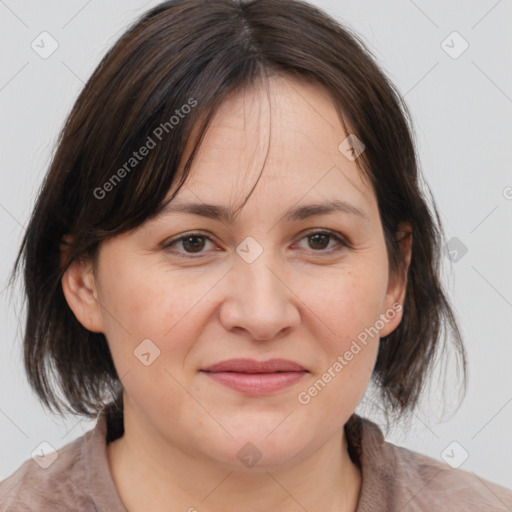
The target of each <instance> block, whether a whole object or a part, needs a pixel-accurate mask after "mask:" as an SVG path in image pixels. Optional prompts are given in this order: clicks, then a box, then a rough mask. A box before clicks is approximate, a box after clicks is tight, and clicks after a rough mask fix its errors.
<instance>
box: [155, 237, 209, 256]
mask: <svg viewBox="0 0 512 512" xmlns="http://www.w3.org/2000/svg"><path fill="white" fill-rule="evenodd" d="M206 241H209V242H210V243H212V241H211V239H210V238H209V237H208V236H206V235H203V234H202V233H189V234H188V235H184V236H180V237H179V238H175V239H174V240H171V241H170V242H169V243H166V244H165V245H164V246H163V247H164V249H168V248H170V247H173V246H176V245H178V247H181V248H182V249H184V252H185V254H202V252H203V251H202V249H203V248H204V247H205V245H206ZM171 252H177V253H178V254H180V252H179V251H171Z"/></svg>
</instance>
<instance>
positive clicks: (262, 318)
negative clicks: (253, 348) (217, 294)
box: [223, 237, 298, 339]
mask: <svg viewBox="0 0 512 512" xmlns="http://www.w3.org/2000/svg"><path fill="white" fill-rule="evenodd" d="M248 238H250V237H248ZM237 253H238V255H239V257H238V258H237V259H236V261H235V263H234V268H233V270H232V278H231V286H230V291H229V292H228V294H229V296H230V297H229V298H230V300H228V301H227V303H226V304H225V308H224V311H223V312H224V314H223V319H224V322H225V326H226V328H234V327H242V328H244V329H246V330H247V331H250V333H251V336H252V337H254V338H257V339H268V338H271V337H273V336H276V335H277V334H278V333H279V332H280V331H281V330H283V329H284V328H285V327H289V326H290V325H292V324H293V323H294V322H295V321H296V320H297V317H298V313H297V312H296V311H295V308H294V306H293V304H292V303H291V302H290V293H291V292H290V291H289V290H288V288H287V287H286V286H285V284H284V283H283V281H284V280H283V279H282V278H280V276H279V274H280V272H281V270H280V268H281V267H280V264H279V261H280V259H279V258H277V257H275V256H274V255H273V254H272V250H271V249H270V248H269V247H266V248H265V249H263V247H262V245H261V244H259V243H258V242H256V241H255V240H254V239H249V240H247V239H246V240H244V241H243V242H242V243H241V244H240V245H239V246H238V247H237Z"/></svg>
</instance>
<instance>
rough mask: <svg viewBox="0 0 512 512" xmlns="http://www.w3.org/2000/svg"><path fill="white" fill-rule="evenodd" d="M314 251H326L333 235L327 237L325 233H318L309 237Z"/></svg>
mask: <svg viewBox="0 0 512 512" xmlns="http://www.w3.org/2000/svg"><path fill="white" fill-rule="evenodd" d="M308 238H309V240H310V243H311V247H312V248H313V249H325V248H326V247H327V246H328V245H329V240H330V238H331V235H325V234H323V233H320V234H319V233H317V234H316V235H311V236H309V237H308Z"/></svg>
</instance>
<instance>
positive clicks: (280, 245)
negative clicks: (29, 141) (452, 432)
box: [62, 77, 410, 512]
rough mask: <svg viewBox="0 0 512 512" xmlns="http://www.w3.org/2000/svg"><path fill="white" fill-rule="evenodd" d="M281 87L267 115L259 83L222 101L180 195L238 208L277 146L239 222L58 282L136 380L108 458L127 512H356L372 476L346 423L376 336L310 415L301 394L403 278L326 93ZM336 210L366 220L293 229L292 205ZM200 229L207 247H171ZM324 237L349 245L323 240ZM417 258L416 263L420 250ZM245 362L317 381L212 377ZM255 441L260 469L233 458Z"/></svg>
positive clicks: (131, 244) (119, 239)
mask: <svg viewBox="0 0 512 512" xmlns="http://www.w3.org/2000/svg"><path fill="white" fill-rule="evenodd" d="M269 86H270V92H271V95H270V101H271V104H270V103H269V97H268V96H267V92H266V91H265V89H263V88H261V87H258V86H252V87H251V88H249V89H247V90H245V91H244V92H243V93H240V94H238V95H235V96H232V97H230V98H229V99H228V100H227V101H226V102H225V103H224V104H223V106H222V107H221V109H220V110H219V111H218V112H217V116H216V117H215V119H214V122H213V124H212V126H211V128H210V130H209V131H208V133H207V137H206V139H205V140H204V143H203V145H202V146H201V150H200V152H199V154H198V156H197V159H196V160H195V162H194V165H193V167H192V172H191V174H190V176H189V178H188V180H187V182H186V186H185V187H183V188H182V189H181V191H180V192H179V194H178V196H177V197H176V199H175V201H179V202H187V201H200V202H205V203H213V204H219V205H225V206H238V205H239V204H240V202H241V200H242V199H243V198H245V197H246V194H248V193H249V191H250V189H251V187H252V186H253V185H254V183H255V181H256V179H257V176H258V174H259V172H260V170H261V168H262V167H263V165H264V157H265V154H266V152H267V149H268V151H269V153H268V157H267V161H266V162H265V165H264V169H263V175H262V177H261V178H260V181H259V183H258V185H257V186H256V189H255V190H254V191H253V193H252V195H251V197H250V199H249V201H248V203H247V204H246V205H245V207H244V208H243V209H242V211H241V212H240V214H239V216H238V217H237V218H236V219H235V220H234V222H233V223H232V224H228V223H226V222H222V221H220V220H215V219H208V218H205V217H200V216H196V215H192V214H187V213H177V212H173V213H170V214H168V215H167V216H165V217H162V218H158V219H155V220H152V221H149V222H147V223H145V224H144V225H142V226H141V227H140V228H139V229H137V230H134V231H132V232H128V233H124V234H122V235H119V236H116V237H114V238H111V239H109V240H107V241H105V242H103V243H102V245H101V247H100V252H99V259H98V266H97V268H96V269H94V268H93V267H92V265H91V263H90V262H87V261H86V262H83V261H82V262H78V261H76V262H74V263H73V264H72V265H71V266H70V267H69V269H68V271H67V272H66V275H65V276H64V278H63V280H62V286H63V290H64V294H65V296H66V299H67V301H68V303H69V306H70V307H71V309H72V310H73V312H74V314H75V315H76V317H77V319H78V320H79V321H80V322H81V323H82V325H84V327H86V328H87V329H89V330H91V331H94V332H103V333H104V334H105V336H106V338H107V340H108V343H109V346H110V349H111V352H112V356H113V359H114V363H115V366H116V369H117V372H118V374H119V376H120V377H121V379H122V383H123V388H124V404H125V405H124V407H125V409H124V417H125V434H124V436H123V437H121V438H120V439H118V440H116V441H114V442H113V443H110V444H109V445H108V448H107V451H108V458H109V464H110V467H111V470H112V475H113V478H114V482H115V484H116V487H117V489H118V492H119V495H120V497H121V499H122V501H123V502H124V503H125V506H126V508H127V510H128V511H136V510H164V508H163V506H162V504H165V510H183V511H186V510H189V511H192V510H194V509H197V510H198V511H200V512H210V511H216V512H218V511H219V510H223V511H226V512H231V511H235V510H236V511H238V510H244V511H246V512H263V511H268V510H286V511H289V512H294V511H297V512H298V511H303V510H304V509H307V510H308V511H309V512H314V511H337V512H340V511H354V510H356V507H357V501H358V496H359V492H360V487H361V474H360V471H359V469H358V467H357V466H356V465H355V464H354V463H353V462H352V461H351V459H350V457H349V455H348V452H347V442H346V439H345V435H344V430H343V426H344V424H345V423H346V421H347V420H348V419H349V417H350V415H351V414H352V413H353V412H354V410H355V408H356V406H357V404H358V403H359V401H360V400H361V398H362V396H363V394H364V392H365V390H366V388H367V386H368V383H369V380H370V377H371V373H372V370H373V367H374V364H375V360H376V356H377V349H378V341H379V336H374V337H373V338H371V337H370V338H369V340H368V343H367V345H366V346H365V347H364V348H363V349H362V350H361V351H360V352H359V353H358V354H357V355H355V356H354V357H353V359H352V360H351V361H350V362H348V364H347V365H346V366H344V368H343V370H342V371H341V372H339V373H337V374H336V377H335V378H332V379H331V381H330V382H329V383H328V384H327V385H326V386H325V387H324V389H323V390H322V391H321V392H319V393H318V394H317V395H316V396H314V397H313V398H311V400H310V402H309V403H308V404H307V405H303V404H301V403H299V401H298V394H299V393H300V392H303V391H307V390H308V388H310V387H311V386H312V384H313V383H314V382H315V381H317V380H318V379H319V378H321V376H322V375H323V374H324V373H325V372H326V371H327V370H328V368H329V367H332V365H333V364H334V363H335V361H336V360H337V358H338V356H340V355H343V354H344V353H345V352H346V351H347V350H348V349H349V348H350V346H351V343H352V341H353V340H355V339H356V338H357V335H358V334H359V333H361V332H362V331H364V329H365V328H368V327H370V326H374V325H375V322H376V320H378V319H379V318H382V317H380V315H387V314H388V313H389V311H390V310H392V311H393V312H395V310H393V308H392V305H393V304H395V305H396V304H397V303H400V304H401V303H403V299H404V295H405V287H406V278H403V279H400V278H399V276H394V275H391V276H390V275H388V260H387V252H386V246H385V242H384V234H383V230H382V225H381V220H380V215H379V211H378V207H377V199H376V196H375V194H374V191H373V189H372V188H371V186H370V185H369V184H368V183H366V182H365V181H364V180H363V179H362V177H361V175H360V171H359V170H358V168H357V166H356V163H355V162H354V161H350V160H349V159H348V158H346V157H345V155H343V154H342V153H341V152H340V151H339V150H338V145H339V144H340V142H342V141H343V140H344V139H345V138H346V137H347V133H345V132H344V130H343V128H342V125H341V123H340V121H339V119H338V117H337V114H336V110H335V107H334V105H333V103H332V102H331V100H330V98H329V96H328V95H327V93H326V92H325V90H324V89H323V88H321V87H320V86H319V85H316V84H312V83H309V82H307V81H302V80H297V79H291V78H289V77H288V78H283V77H280V78H278V77H273V78H271V79H270V82H269ZM270 107H271V112H270V110H269V109H270ZM270 113H271V116H270ZM270 126H271V130H270ZM269 143H270V147H269ZM187 151H188V149H187ZM127 179H130V178H127ZM170 193H171V191H169V195H170ZM332 199H340V200H345V201H348V202H350V203H351V204H353V205H355V206H357V207H358V208H359V209H361V210H363V211H364V212H365V214H366V215H367V219H362V218H359V217H357V216H355V215H349V214H346V213H343V212H334V213H330V214H322V215H317V216H314V217H310V218H307V219H303V220H299V221H292V222H288V221H286V220H285V219H284V218H283V215H284V212H285V211H286V210H287V209H288V208H289V207H291V206H297V205H298V204H300V205H302V204H306V203H313V202H326V201H327V200H332ZM198 230H200V231H201V232H202V234H203V235H206V236H208V237H209V239H208V238H199V239H194V243H195V244H196V245H190V244H189V245H187V244H186V243H185V244H184V243H183V242H179V241H178V242H176V243H175V244H174V245H173V246H172V247H168V248H162V245H163V244H164V243H165V242H169V241H171V239H174V238H176V237H178V235H181V236H182V235H183V234H185V233H187V234H188V233H190V232H192V231H194V232H196V231H198ZM306 230H307V232H306V233H305V231H306ZM318 230H332V231H333V232H334V234H338V236H340V237H344V239H345V240H347V241H349V243H350V245H351V247H345V246H343V245H342V244H341V243H340V242H337V240H336V239H335V238H332V237H331V238H329V237H325V238H320V239H313V240H312V239H311V236H312V235H314V234H315V232H317V231H318ZM306 235H308V236H306ZM249 236H250V237H252V238H253V239H254V240H255V241H257V243H258V244H259V246H260V247H261V249H262V250H263V252H262V253H261V254H260V255H259V256H258V258H256V259H255V260H254V261H253V262H252V263H248V262H247V261H245V260H244V259H243V258H242V257H240V256H239V254H238V253H237V252H236V248H237V246H239V245H240V244H241V242H242V241H244V240H245V239H246V237H249ZM342 239H343V238H342ZM336 249H339V250H337V251H336ZM251 250H253V249H251ZM403 250H404V253H405V256H406V260H407V261H408V259H409V258H410V245H408V246H406V247H404V248H403ZM196 251H197V252H196ZM198 252H199V254H198ZM401 317H402V312H401V311H398V312H397V313H396V315H395V316H394V318H392V319H389V320H388V321H387V322H386V323H385V325H384V327H383V328H382V329H381V331H380V336H386V335H387V334H389V333H390V332H392V331H393V330H394V329H395V328H396V327H397V325H398V324H399V322H400V320H401ZM147 338H149V339H151V340H152V342H153V343H154V344H155V345H156V346H158V348H159V350H160V355H159V357H157V358H156V359H155V360H154V361H153V362H152V363H151V364H150V365H148V366H146V365H144V364H142V363H141V362H140V361H139V360H138V359H137V358H136V357H134V353H133V352H134V350H135V349H136V348H137V346H138V345H139V344H140V343H141V341H142V340H144V339H147ZM234 357H248V358H253V359H256V360H259V361H261V360H266V359H270V358H274V357H280V358H286V359H291V360H293V361H296V362H298V363H300V364H302V365H303V366H304V367H305V368H306V369H307V370H308V373H306V374H305V376H304V377H303V378H302V379H301V381H300V382H298V383H296V384H294V385H293V386H291V387H288V388H285V389H283V390H280V391H278V392H274V393H272V394H269V395H266V396H247V395H245V394H243V393H240V392H238V391H234V390H232V389H230V388H227V387H225V386H223V385H221V384H219V383H217V382H214V381H212V380H211V379H210V378H209V377H207V376H206V375H205V374H204V373H201V372H200V371H199V370H200V369H201V368H204V367H205V366H207V365H211V364H213V363H217V362H220V361H223V360H226V359H230V358H234ZM248 442H251V443H252V444H254V445H255V446H256V447H257V449H258V450H259V452H260V453H261V454H262V458H261V459H260V460H259V461H258V462H257V464H256V465H254V466H252V467H246V466H245V465H244V464H242V463H241V461H240V460H239V458H238V457H237V453H238V451H239V450H240V449H241V448H242V447H243V446H244V445H245V444H246V443H248Z"/></svg>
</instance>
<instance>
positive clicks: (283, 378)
mask: <svg viewBox="0 0 512 512" xmlns="http://www.w3.org/2000/svg"><path fill="white" fill-rule="evenodd" d="M201 372H202V373H204V375H206V376H207V377H209V378H210V379H212V380H213V381H215V382H217V383H219V384H222V385H223V386H226V387H228V388H230V389H232V390H235V391H237V392H239V393H243V394H246V395H269V394H272V393H275V392H276V391H279V390H281V389H284V388H287V387H289V386H292V385H293V384H295V383H297V382H298V381H299V380H301V379H302V378H303V377H304V375H306V374H307V373H308V371H307V370H306V369H305V368H304V367H303V366H302V365H300V364H299V363H296V362H294V361H289V360H287V359H269V360H267V361H256V360H254V359H230V360H228V361H222V362H220V363H216V364H214V365H211V366H208V367H206V368H204V369H202V370H201Z"/></svg>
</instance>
